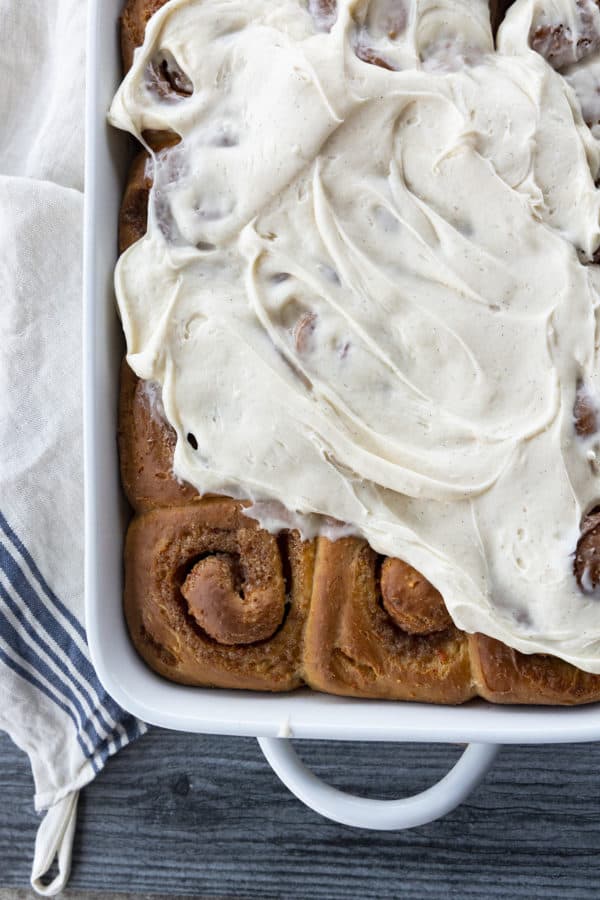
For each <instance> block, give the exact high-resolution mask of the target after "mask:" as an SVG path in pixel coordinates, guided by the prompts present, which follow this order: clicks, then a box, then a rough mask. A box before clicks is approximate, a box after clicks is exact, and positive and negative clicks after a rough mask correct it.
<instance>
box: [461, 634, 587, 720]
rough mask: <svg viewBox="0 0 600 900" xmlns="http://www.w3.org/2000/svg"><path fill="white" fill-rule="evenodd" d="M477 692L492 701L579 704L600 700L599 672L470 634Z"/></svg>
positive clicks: (562, 704)
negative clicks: (585, 669) (588, 670)
mask: <svg viewBox="0 0 600 900" xmlns="http://www.w3.org/2000/svg"><path fill="white" fill-rule="evenodd" d="M469 652H470V655H471V667H472V672H473V679H474V682H475V686H476V689H477V693H478V694H479V696H480V697H483V698H484V699H485V700H489V701H490V702H491V703H519V704H524V703H527V704H535V705H539V706H558V705H560V706H577V705H580V704H582V703H593V702H596V701H597V700H599V699H600V675H592V674H591V673H589V672H583V671H582V670H581V669H577V668H576V667H575V666H572V665H570V664H569V663H567V662H564V661H563V660H562V659H558V658H557V657H555V656H547V655H545V654H542V653H532V654H531V655H526V654H524V653H519V651H518V650H513V649H512V648H511V647H507V646H506V644H502V643H500V641H496V640H494V639H493V638H490V637H486V636H485V635H483V634H472V635H470V636H469Z"/></svg>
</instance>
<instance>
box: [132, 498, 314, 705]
mask: <svg viewBox="0 0 600 900" xmlns="http://www.w3.org/2000/svg"><path fill="white" fill-rule="evenodd" d="M241 509H242V507H241V505H240V504H239V503H236V502H234V501H232V500H226V499H222V498H212V499H205V500H202V501H200V502H198V503H196V504H192V505H186V506H173V507H169V508H165V509H157V510H152V511H150V512H148V513H146V514H144V515H142V516H139V517H138V518H136V519H135V520H134V521H133V522H132V524H131V526H130V528H129V531H128V534H127V541H126V547H125V573H126V574H125V615H126V618H127V624H128V626H129V631H130V634H131V638H132V640H133V643H134V644H135V646H136V648H137V650H138V652H139V653H140V655H141V656H142V657H143V658H144V659H145V660H146V662H147V663H148V664H149V665H150V666H151V667H152V668H153V669H155V670H156V671H157V672H159V673H160V674H161V675H164V676H166V677H167V678H169V679H171V680H173V681H178V682H181V683H184V684H191V685H212V686H217V687H227V688H246V689H250V690H265V691H287V690H292V689H293V688H295V687H298V686H299V685H300V684H301V681H302V678H301V642H302V629H303V624H304V620H305V618H306V614H307V611H308V606H309V602H310V587H311V583H312V574H313V557H314V548H313V545H312V544H311V543H304V542H302V541H301V540H300V539H299V537H298V536H297V535H296V534H289V535H284V536H281V538H280V539H279V540H276V539H275V538H274V537H273V536H272V535H270V534H268V533H267V532H264V531H261V529H260V528H259V526H258V525H257V524H256V522H254V521H253V520H252V519H249V518H248V517H247V516H244V515H243V513H242V511H241ZM253 540H259V541H261V542H264V543H267V544H269V545H270V551H269V553H268V554H267V555H265V556H264V557H263V558H262V559H261V558H258V557H255V559H254V560H253V561H252V564H253V565H254V566H255V567H258V568H259V569H261V571H260V572H259V573H257V572H254V575H253V577H254V578H255V580H256V579H257V578H258V579H259V580H262V582H263V583H265V584H267V583H273V584H274V585H275V588H274V589H275V590H279V586H280V584H281V581H282V579H283V578H284V576H285V578H286V601H287V610H286V615H285V618H284V620H283V622H282V624H281V625H280V627H279V628H278V629H277V630H276V631H275V633H274V634H273V636H272V637H270V638H267V639H266V640H261V641H258V642H255V643H251V644H245V645H233V646H232V645H226V644H220V643H219V642H218V641H215V640H214V639H212V638H210V637H209V636H208V635H207V634H206V632H205V631H204V630H203V629H202V628H200V627H199V626H198V625H197V623H196V621H195V620H194V619H193V617H192V616H191V615H190V613H189V609H188V606H187V602H186V600H185V598H184V597H183V596H182V594H181V586H182V584H183V582H184V581H185V578H186V577H187V574H188V573H189V571H190V570H191V569H192V568H193V566H194V565H195V564H196V562H197V561H198V558H199V557H200V558H205V559H208V558H211V557H213V556H215V555H227V556H228V557H230V558H231V559H232V560H233V559H237V560H238V562H239V564H240V566H241V567H242V568H243V567H244V565H247V564H249V563H250V557H249V556H248V555H246V554H248V552H249V551H248V547H249V545H251V544H252V541H253ZM250 552H251V551H250Z"/></svg>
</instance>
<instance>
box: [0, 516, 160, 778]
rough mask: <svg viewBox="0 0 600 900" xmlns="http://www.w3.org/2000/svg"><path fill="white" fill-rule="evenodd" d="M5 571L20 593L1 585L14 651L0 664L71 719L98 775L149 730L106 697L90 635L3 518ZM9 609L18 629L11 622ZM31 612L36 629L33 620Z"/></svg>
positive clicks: (6, 632) (0, 539)
mask: <svg viewBox="0 0 600 900" xmlns="http://www.w3.org/2000/svg"><path fill="white" fill-rule="evenodd" d="M2 532H4V534H2ZM4 536H6V541H5V540H4ZM0 569H1V570H2V571H3V572H4V574H5V576H6V578H7V579H8V581H9V582H10V585H11V587H12V589H13V591H14V594H12V595H11V594H10V593H9V592H8V591H7V590H6V589H5V587H4V586H3V585H2V584H0V635H1V636H2V638H3V640H4V642H5V645H8V650H9V652H6V651H5V650H4V649H3V648H2V647H0V661H2V662H3V663H4V664H5V665H7V666H8V667H9V668H11V669H12V670H13V672H15V673H16V674H17V675H19V676H20V677H21V678H24V679H25V680H26V681H27V682H28V683H29V684H31V685H32V686H33V687H35V688H36V689H37V690H40V691H41V692H42V693H43V694H44V695H45V696H46V697H48V698H49V699H51V700H52V701H53V702H54V703H55V704H56V705H57V706H58V707H59V708H60V709H61V710H63V712H65V713H66V714H67V715H68V716H69V717H70V719H71V720H72V721H73V724H74V725H75V728H76V731H77V740H78V743H79V745H80V747H81V749H82V751H83V753H84V754H85V756H86V758H87V759H88V760H89V761H90V763H91V765H92V766H93V768H94V771H96V772H97V771H99V770H100V769H101V768H102V766H103V765H104V763H105V762H106V760H107V758H108V757H109V756H110V755H111V754H112V753H114V752H116V751H117V750H119V749H120V748H121V747H122V746H125V745H126V744H127V743H129V742H130V741H132V740H135V738H137V737H139V736H140V735H141V734H143V733H144V731H145V730H146V729H145V726H144V725H143V724H142V723H140V722H138V720H137V719H136V718H135V717H134V716H131V715H129V714H128V713H126V712H125V711H124V710H122V709H121V707H119V706H118V705H117V704H116V703H115V701H114V700H113V699H112V697H110V696H109V695H108V694H107V693H106V691H105V690H104V688H103V687H102V685H101V684H100V682H99V680H98V677H97V676H96V673H95V671H94V668H93V666H92V664H91V661H90V659H89V657H88V655H87V653H86V651H85V648H86V646H87V645H86V644H85V640H86V639H85V630H84V629H83V627H82V626H81V624H80V622H79V621H78V620H77V618H76V617H75V616H74V615H73V613H72V612H71V611H70V610H68V609H67V608H66V607H65V605H64V604H63V603H62V602H61V601H60V600H59V599H58V597H57V596H56V594H55V593H54V592H53V591H52V589H51V588H50V587H49V585H48V584H47V582H46V580H45V579H44V577H43V575H42V574H41V572H40V570H39V569H38V567H37V565H36V563H35V562H34V560H33V558H32V556H31V554H30V553H29V551H28V550H27V548H26V547H25V546H24V545H23V543H22V541H21V540H20V539H19V538H18V537H17V535H16V534H15V532H14V531H13V530H12V528H11V527H10V525H9V524H8V522H7V520H6V518H5V517H4V516H3V515H2V513H0ZM3 605H5V612H3V611H2V607H3ZM9 610H10V613H11V616H12V618H13V620H17V621H18V623H19V625H18V627H15V625H13V623H12V622H11V621H10V619H9V618H8V617H7V614H6V613H8V611H9ZM26 611H28V612H29V613H30V615H31V617H33V618H34V619H35V625H34V624H33V623H32V622H29V621H27V618H26ZM82 643H83V644H84V647H82V646H81V644H82ZM44 657H45V658H44ZM67 660H68V661H69V662H70V663H71V666H72V671H69V669H68V668H67V665H66V661H67ZM48 661H51V662H52V664H53V665H54V667H56V670H55V669H54V668H53V667H52V666H51V665H50V664H49V662H48ZM27 667H29V668H30V669H31V670H33V671H34V672H35V673H36V674H33V673H32V671H28V669H27ZM88 710H89V712H88Z"/></svg>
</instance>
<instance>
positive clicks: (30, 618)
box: [0, 0, 145, 895]
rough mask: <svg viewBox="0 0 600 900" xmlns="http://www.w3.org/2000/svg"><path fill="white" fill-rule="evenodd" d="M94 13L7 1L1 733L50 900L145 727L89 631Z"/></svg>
mask: <svg viewBox="0 0 600 900" xmlns="http://www.w3.org/2000/svg"><path fill="white" fill-rule="evenodd" d="M85 7H86V4H85V2H84V0H43V2H42V0H0V61H1V63H2V66H1V68H2V73H3V77H2V85H1V86H0V286H1V288H2V301H1V303H0V336H1V339H0V398H1V399H0V728H2V729H4V730H6V731H7V732H8V733H9V734H10V735H11V737H12V738H13V740H14V741H15V742H16V743H17V744H18V745H19V746H20V747H22V749H23V750H25V751H26V752H27V753H28V755H29V758H30V760H31V766H32V770H33V776H34V780H35V789H36V794H35V807H36V809H37V810H38V811H40V812H42V811H47V812H46V815H45V818H44V819H43V821H42V823H41V826H40V830H39V833H38V838H37V842H36V848H35V856H34V865H33V872H32V884H33V886H34V887H35V888H36V890H38V891H39V892H40V893H44V894H47V895H52V894H56V893H57V892H58V891H59V890H60V889H61V888H62V887H63V885H64V884H65V882H66V880H67V878H68V873H69V864H70V855H71V845H72V840H73V833H74V827H75V816H76V809H77V795H78V791H79V790H80V788H82V787H83V785H85V784H86V783H87V782H89V781H90V780H91V779H92V778H93V777H94V776H95V774H96V773H97V772H98V771H99V770H100V769H101V768H102V766H103V765H104V763H105V762H106V760H107V758H108V757H109V756H110V755H111V754H113V753H115V752H116V751H118V750H119V749H120V748H121V747H123V746H125V745H126V744H127V743H128V742H129V741H131V740H133V739H134V738H136V737H137V736H138V735H140V734H141V733H142V732H143V731H144V730H145V726H144V725H143V724H142V723H140V722H138V721H137V720H136V719H134V718H132V717H131V716H129V715H127V714H126V713H124V712H123V710H121V709H120V708H119V707H118V706H117V705H116V704H115V703H114V702H113V701H112V700H111V698H110V697H109V696H107V694H106V692H105V691H104V689H103V688H102V686H101V685H100V683H99V682H98V680H97V678H96V675H95V673H94V670H93V668H92V665H91V663H90V659H89V653H88V649H87V645H86V640H85V631H84V627H83V491H82V434H81V429H82V419H81V243H82V242H81V222H82V190H83V140H84V133H83V121H84V46H85V37H84V34H85V12H86V9H85ZM52 866H54V869H55V870H56V874H55V875H54V876H53V877H51V879H50V883H49V884H47V883H44V876H45V875H46V874H47V873H48V871H49V870H50V869H51V867H52Z"/></svg>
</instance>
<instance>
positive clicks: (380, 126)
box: [110, 0, 600, 672]
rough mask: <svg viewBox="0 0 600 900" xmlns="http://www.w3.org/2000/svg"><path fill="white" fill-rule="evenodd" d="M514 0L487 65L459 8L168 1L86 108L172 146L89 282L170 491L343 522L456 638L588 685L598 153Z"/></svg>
mask: <svg viewBox="0 0 600 900" xmlns="http://www.w3.org/2000/svg"><path fill="white" fill-rule="evenodd" d="M555 5H556V6H557V9H558V10H559V11H560V7H561V6H562V5H561V4H558V3H557V4H555ZM537 7H538V4H537V3H536V2H534V0H517V2H516V3H515V5H514V7H513V8H512V9H511V10H510V11H509V14H508V17H507V19H506V21H505V22H504V24H503V25H502V26H501V28H500V32H499V35H498V42H497V44H498V49H497V51H496V50H495V49H494V43H493V39H492V34H491V28H490V23H489V13H488V7H487V3H486V2H484V0H476V2H474V0H412V2H408V0H371V2H367V0H339V2H338V3H337V8H336V7H335V4H332V3H329V2H326V3H324V2H319V3H317V2H314V3H313V2H310V3H306V2H302V0H279V2H278V3H276V4H274V3H272V2H271V0H170V2H169V3H167V4H166V6H164V7H163V8H162V9H161V10H160V11H159V12H158V13H157V14H156V15H155V16H154V17H153V18H152V19H151V21H150V22H149V25H148V28H147V32H146V39H145V42H144V45H143V47H142V48H140V49H139V50H138V51H137V52H136V55H135V58H134V63H133V67H132V69H131V70H130V72H129V74H128V75H127V76H126V78H125V80H124V82H123V84H122V86H121V88H120V89H119V92H118V94H117V96H116V97H115V100H114V102H113V105H112V108H111V113H110V118H111V121H112V122H113V124H115V125H117V126H118V127H120V128H124V129H127V130H129V131H131V132H132V133H133V134H134V135H136V136H137V137H138V138H139V139H140V140H142V141H143V137H142V135H143V133H144V132H149V131H163V132H164V131H167V132H173V133H175V134H176V135H179V136H180V138H181V140H180V141H179V142H178V143H177V144H174V145H171V146H167V147H165V148H164V149H163V150H160V151H158V152H155V153H153V173H152V174H153V182H154V186H153V190H152V194H151V202H150V209H149V223H148V233H147V235H146V236H145V237H144V238H143V239H142V240H141V241H139V242H138V243H136V244H135V245H134V246H133V247H131V248H130V249H129V250H127V251H126V252H125V253H124V254H123V256H122V257H121V259H120V261H119V264H118V266H117V270H116V276H115V283H116V291H117V297H118V302H119V307H120V311H121V315H122V320H123V326H124V329H125V333H126V337H127V345H128V361H129V363H130V365H131V366H132V368H133V369H134V370H135V372H136V373H137V374H138V375H139V376H140V377H141V378H144V379H150V380H152V381H153V382H157V383H159V384H160V385H161V386H162V397H163V403H164V408H165V412H166V416H167V418H168V420H169V422H170V423H171V425H172V426H173V428H174V429H175V431H176V433H177V436H178V439H177V445H176V451H175V463H174V468H175V472H176V474H177V475H178V476H179V477H181V478H182V479H184V480H185V481H187V482H190V483H191V484H193V485H194V486H195V487H197V488H198V490H199V491H201V492H216V493H226V494H229V495H231V496H234V497H244V498H250V499H252V500H255V501H257V504H258V505H259V507H260V506H261V505H262V508H264V506H265V504H267V505H268V502H269V501H277V502H278V503H280V504H283V505H285V506H286V507H288V508H289V509H290V510H292V511H293V512H294V513H298V514H302V515H304V516H308V517H312V518H309V519H307V521H310V522H313V521H314V517H315V516H317V517H319V516H329V517H334V518H335V519H337V520H341V521H342V522H344V523H348V525H349V526H350V527H351V528H352V529H353V530H354V531H355V533H358V534H361V535H363V536H364V537H365V538H366V539H367V540H368V541H369V543H370V544H371V546H372V547H373V548H374V549H375V550H376V551H377V552H378V553H381V554H384V555H387V556H392V557H399V558H401V559H403V560H405V561H406V562H407V563H408V564H409V565H410V566H413V567H415V568H416V569H417V570H418V571H419V572H422V573H423V575H424V576H425V578H426V579H427V580H428V581H429V582H431V584H432V585H433V586H434V588H435V589H437V591H439V592H440V593H441V594H442V595H443V597H444V600H445V603H446V606H447V607H448V610H449V612H450V614H451V616H452V618H453V619H454V621H455V623H456V624H457V625H458V626H459V627H461V628H463V629H464V630H466V631H470V632H474V631H479V632H483V633H485V634H488V635H491V636H493V637H495V638H498V639H499V640H502V641H504V642H505V643H508V644H510V645H511V646H513V647H515V648H517V649H519V650H522V651H523V652H547V653H552V654H555V655H558V656H561V657H563V658H564V659H566V660H568V661H569V662H572V663H575V664H576V665H578V666H579V667H581V668H584V669H587V670H589V671H593V672H600V597H597V596H596V595H595V591H587V592H586V591H582V590H581V589H580V583H581V581H582V576H579V582H580V583H578V577H576V575H575V572H574V554H575V551H576V547H577V544H578V540H579V537H580V523H581V520H582V518H583V516H584V515H585V514H586V513H587V512H588V511H589V510H590V509H592V508H593V507H595V506H596V505H597V501H598V493H599V492H600V485H599V482H598V466H597V465H596V464H595V463H593V460H592V457H593V458H594V459H595V454H596V449H597V447H598V444H600V437H599V436H598V435H597V433H596V432H595V431H592V432H591V433H582V429H581V428H576V417H575V413H574V410H575V408H576V405H577V403H578V397H580V396H581V391H582V386H583V389H584V390H585V393H586V396H588V397H589V398H591V400H590V406H591V408H595V407H596V405H597V397H598V396H599V392H600V384H599V377H598V376H599V364H598V346H597V344H598V340H597V333H598V323H597V309H598V296H599V295H598V289H599V287H600V276H599V274H598V271H597V269H596V267H594V266H588V265H585V264H584V263H586V262H589V261H591V260H592V258H593V256H594V253H595V251H596V250H597V248H598V245H599V243H600V192H598V190H597V189H596V187H595V184H594V181H595V179H596V177H597V175H598V171H599V167H600V144H598V143H597V141H596V140H595V138H594V137H593V135H592V133H591V132H590V130H589V129H588V127H587V126H586V125H585V122H584V120H583V118H582V113H581V108H580V104H579V101H578V100H577V97H576V95H575V93H574V90H573V88H572V87H571V86H570V84H569V82H568V81H567V80H566V79H565V77H563V75H562V74H560V73H558V72H557V71H555V70H554V69H553V68H552V67H551V66H550V65H549V64H548V62H547V61H546V60H545V59H544V58H542V56H541V55H540V54H538V53H536V52H535V51H534V50H532V49H531V47H530V40H531V35H532V29H533V27H534V24H535V16H536V14H537ZM542 24H544V23H543V22H542ZM169 86H170V87H171V90H169ZM189 435H193V436H194V441H193V442H190V441H189V440H188V436H189ZM317 521H318V518H317ZM583 581H584V582H585V578H583ZM586 583H587V582H586Z"/></svg>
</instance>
